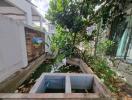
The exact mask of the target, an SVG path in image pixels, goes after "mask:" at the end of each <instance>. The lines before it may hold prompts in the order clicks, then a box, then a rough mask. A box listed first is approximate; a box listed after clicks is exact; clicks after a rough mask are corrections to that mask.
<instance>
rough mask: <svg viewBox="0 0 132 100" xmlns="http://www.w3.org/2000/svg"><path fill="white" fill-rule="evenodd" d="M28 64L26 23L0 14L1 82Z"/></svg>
mask: <svg viewBox="0 0 132 100" xmlns="http://www.w3.org/2000/svg"><path fill="white" fill-rule="evenodd" d="M26 66H27V53H26V41H25V31H24V25H23V24H21V23H18V22H15V21H14V20H12V19H9V18H6V17H5V16H2V15H0V82H1V81H3V80H4V79H6V78H7V77H9V76H10V75H11V74H13V73H14V72H16V71H18V70H19V69H21V68H22V67H26Z"/></svg>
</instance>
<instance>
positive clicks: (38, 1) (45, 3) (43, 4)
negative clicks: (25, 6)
mask: <svg viewBox="0 0 132 100" xmlns="http://www.w3.org/2000/svg"><path fill="white" fill-rule="evenodd" d="M49 2H50V0H32V3H34V4H35V5H36V6H37V7H38V10H39V11H40V13H42V14H45V13H46V12H47V11H48V8H49Z"/></svg>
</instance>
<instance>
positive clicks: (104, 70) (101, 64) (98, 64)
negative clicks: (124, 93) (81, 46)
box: [89, 57, 119, 92]
mask: <svg viewBox="0 0 132 100" xmlns="http://www.w3.org/2000/svg"><path fill="white" fill-rule="evenodd" d="M89 64H90V66H91V68H92V69H93V71H94V72H95V73H96V75H97V76H98V77H99V78H100V79H101V81H102V82H103V83H104V84H105V85H106V86H107V87H108V88H109V89H110V90H111V91H112V92H118V91H119V89H118V87H117V86H116V85H115V82H116V80H117V75H116V73H115V72H114V71H113V70H112V69H111V68H110V67H109V66H108V64H107V62H106V60H105V59H102V58H100V57H96V58H95V57H89Z"/></svg>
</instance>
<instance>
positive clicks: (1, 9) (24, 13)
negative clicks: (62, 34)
mask: <svg viewBox="0 0 132 100" xmlns="http://www.w3.org/2000/svg"><path fill="white" fill-rule="evenodd" d="M36 22H38V23H39V26H40V28H39V29H40V32H42V33H46V32H45V31H44V30H43V23H45V19H44V17H43V15H42V14H41V13H40V12H39V11H38V9H37V7H36V6H35V5H34V4H32V3H31V2H30V0H0V82H1V81H3V80H5V79H6V78H8V77H9V76H10V75H11V74H13V73H15V72H16V71H18V70H19V69H21V68H23V67H26V66H27V65H28V59H27V51H26V49H27V48H26V39H25V34H26V33H25V27H29V28H31V29H32V30H36V28H34V26H35V23H36ZM48 27H50V25H48ZM48 31H49V32H47V33H50V32H51V30H50V29H49V30H48ZM47 50H48V49H47ZM47 52H48V51H47Z"/></svg>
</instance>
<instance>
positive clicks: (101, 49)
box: [97, 40, 114, 55]
mask: <svg viewBox="0 0 132 100" xmlns="http://www.w3.org/2000/svg"><path fill="white" fill-rule="evenodd" d="M113 45H114V42H113V41H111V40H103V41H101V42H100V43H99V44H98V45H97V53H98V55H102V54H105V53H106V51H107V50H108V49H111V47H112V46H113Z"/></svg>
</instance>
